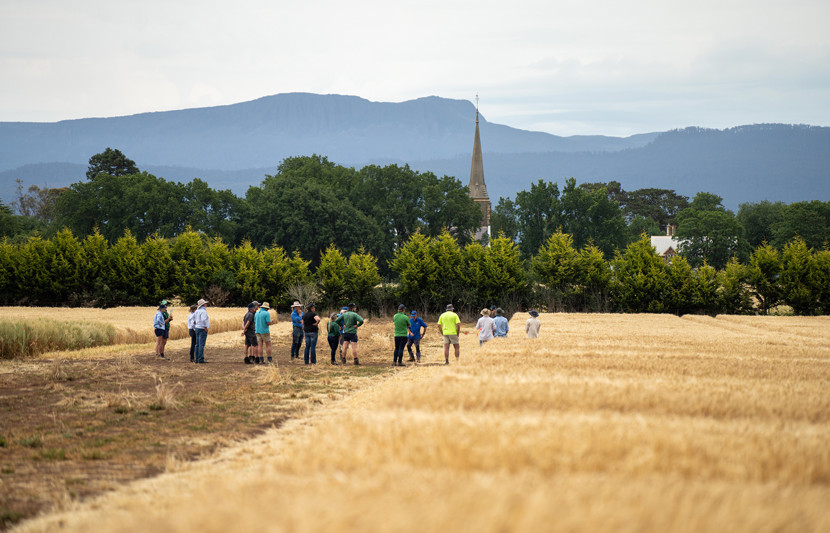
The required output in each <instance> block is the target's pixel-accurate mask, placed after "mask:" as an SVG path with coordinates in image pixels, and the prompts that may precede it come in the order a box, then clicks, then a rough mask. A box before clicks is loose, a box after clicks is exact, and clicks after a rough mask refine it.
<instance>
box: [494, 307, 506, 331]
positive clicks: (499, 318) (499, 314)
mask: <svg viewBox="0 0 830 533" xmlns="http://www.w3.org/2000/svg"><path fill="white" fill-rule="evenodd" d="M493 323H494V324H495V325H496V330H495V332H494V333H493V336H494V337H507V332H508V331H510V325H509V324H508V323H507V319H506V318H504V309H502V308H501V307H499V308H498V309H496V318H494V319H493Z"/></svg>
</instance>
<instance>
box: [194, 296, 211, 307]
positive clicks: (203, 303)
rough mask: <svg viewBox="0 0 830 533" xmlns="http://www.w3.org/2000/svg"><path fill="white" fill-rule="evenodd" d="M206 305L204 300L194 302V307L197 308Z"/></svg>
mask: <svg viewBox="0 0 830 533" xmlns="http://www.w3.org/2000/svg"><path fill="white" fill-rule="evenodd" d="M207 303H208V301H207V300H205V299H204V298H202V299H201V300H199V301H198V302H196V305H197V306H199V307H202V306H203V305H207Z"/></svg>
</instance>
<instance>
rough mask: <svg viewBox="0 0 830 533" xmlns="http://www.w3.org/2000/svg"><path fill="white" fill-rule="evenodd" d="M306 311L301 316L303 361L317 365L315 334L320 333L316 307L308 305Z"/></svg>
mask: <svg viewBox="0 0 830 533" xmlns="http://www.w3.org/2000/svg"><path fill="white" fill-rule="evenodd" d="M306 309H307V311H306V312H305V313H304V314H303V334H304V335H305V352H303V361H304V362H305V364H309V361H310V362H311V364H312V365H316V364H317V334H318V333H319V332H320V328H319V324H320V315H318V314H317V306H316V305H314V304H308V307H307V308H306Z"/></svg>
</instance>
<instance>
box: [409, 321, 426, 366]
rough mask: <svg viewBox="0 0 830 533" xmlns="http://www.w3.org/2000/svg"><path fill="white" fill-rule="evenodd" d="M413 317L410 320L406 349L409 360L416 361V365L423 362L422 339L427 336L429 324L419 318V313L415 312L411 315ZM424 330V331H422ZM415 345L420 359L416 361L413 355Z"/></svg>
mask: <svg viewBox="0 0 830 533" xmlns="http://www.w3.org/2000/svg"><path fill="white" fill-rule="evenodd" d="M409 316H410V317H411V318H410V319H409V337H408V338H407V340H406V349H407V351H408V352H409V360H410V361H415V362H416V363H420V362H421V337H423V336H424V335H426V332H427V324H426V322H424V321H423V320H421V317H419V316H418V311H415V310H413V311H412V312H411V313H409ZM421 328H423V331H421ZM413 344H414V345H415V352H416V353H417V354H418V359H417V360H416V359H415V357H414V356H413V355H412V345H413Z"/></svg>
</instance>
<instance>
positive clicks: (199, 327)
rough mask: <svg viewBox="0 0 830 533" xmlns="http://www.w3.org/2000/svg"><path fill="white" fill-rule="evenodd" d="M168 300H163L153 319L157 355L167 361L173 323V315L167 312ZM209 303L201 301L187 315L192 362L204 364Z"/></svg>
mask: <svg viewBox="0 0 830 533" xmlns="http://www.w3.org/2000/svg"><path fill="white" fill-rule="evenodd" d="M167 304H168V302H167V300H162V301H161V304H160V305H159V306H158V309H157V310H156V315H155V317H153V329H154V330H155V333H156V355H157V356H159V357H161V358H162V359H167V356H166V355H164V348H165V346H167V340H168V339H169V338H170V323H171V322H172V321H173V313H171V312H169V311H168V310H167ZM207 305H208V301H207V300H205V299H201V300H199V301H198V302H196V305H191V306H190V313H188V315H187V331H188V333H189V334H190V362H191V363H200V364H204V363H206V362H207V361H205V342H207V334H208V330H209V329H210V317H208V314H207Z"/></svg>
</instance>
